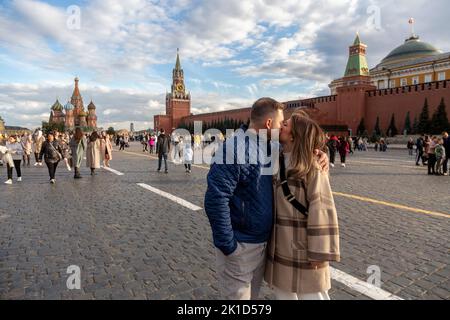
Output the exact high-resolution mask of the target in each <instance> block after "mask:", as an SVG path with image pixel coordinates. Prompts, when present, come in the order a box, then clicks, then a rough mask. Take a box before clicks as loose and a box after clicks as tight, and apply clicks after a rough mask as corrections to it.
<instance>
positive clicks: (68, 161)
mask: <svg viewBox="0 0 450 320" xmlns="http://www.w3.org/2000/svg"><path fill="white" fill-rule="evenodd" d="M58 141H59V144H60V146H61V150H62V156H63V160H64V164H65V165H66V168H67V170H68V171H72V152H71V149H70V145H69V143H70V138H69V135H68V134H61V135H60V138H59V140H58Z"/></svg>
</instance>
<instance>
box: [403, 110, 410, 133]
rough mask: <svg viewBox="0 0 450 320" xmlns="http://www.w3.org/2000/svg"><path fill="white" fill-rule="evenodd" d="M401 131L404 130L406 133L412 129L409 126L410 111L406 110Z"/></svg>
mask: <svg viewBox="0 0 450 320" xmlns="http://www.w3.org/2000/svg"><path fill="white" fill-rule="evenodd" d="M403 128H404V129H403V131H406V134H410V133H411V131H412V128H411V115H410V112H409V111H408V113H407V114H406V118H405V125H404V126H403Z"/></svg>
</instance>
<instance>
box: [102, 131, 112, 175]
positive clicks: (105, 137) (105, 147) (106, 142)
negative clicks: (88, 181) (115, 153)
mask: <svg viewBox="0 0 450 320" xmlns="http://www.w3.org/2000/svg"><path fill="white" fill-rule="evenodd" d="M100 153H101V156H102V162H103V165H104V166H105V167H108V168H109V162H110V161H111V160H112V142H111V137H110V135H109V134H107V133H106V132H102V138H101V139H100Z"/></svg>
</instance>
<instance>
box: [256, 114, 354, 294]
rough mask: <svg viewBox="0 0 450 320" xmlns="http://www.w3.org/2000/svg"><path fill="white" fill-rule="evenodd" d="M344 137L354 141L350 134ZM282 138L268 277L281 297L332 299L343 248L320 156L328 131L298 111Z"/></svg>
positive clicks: (327, 180)
mask: <svg viewBox="0 0 450 320" xmlns="http://www.w3.org/2000/svg"><path fill="white" fill-rule="evenodd" d="M341 142H342V144H344V142H345V143H346V144H348V142H347V141H346V140H345V138H343V139H341ZM280 143H281V144H282V145H283V152H282V153H281V154H280V162H279V163H280V171H279V174H278V175H277V179H276V181H274V188H275V190H274V207H275V216H274V221H275V226H274V227H273V228H272V235H271V239H270V241H269V245H268V254H267V255H268V258H267V262H266V269H265V277H264V279H265V280H266V282H267V283H268V284H269V286H270V287H272V288H273V289H274V292H275V296H276V299H277V300H330V297H329V295H328V291H329V290H330V289H331V276H330V265H329V263H330V262H331V261H337V262H338V261H340V249H339V227H338V217H337V212H336V206H335V204H334V199H333V192H332V190H331V185H330V180H329V175H328V172H324V171H323V170H322V169H321V168H320V167H319V166H318V164H317V161H316V159H315V157H314V150H316V149H322V148H323V146H324V145H325V139H324V135H323V132H322V129H321V128H320V126H319V125H318V124H317V123H316V122H315V121H313V120H312V119H309V118H307V117H304V116H302V115H297V114H295V113H294V114H293V115H292V116H291V118H290V119H289V120H287V121H285V123H284V124H283V126H282V127H281V132H280ZM340 148H341V149H343V147H340ZM346 152H347V149H346Z"/></svg>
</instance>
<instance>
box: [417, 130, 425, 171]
mask: <svg viewBox="0 0 450 320" xmlns="http://www.w3.org/2000/svg"><path fill="white" fill-rule="evenodd" d="M423 147H424V138H423V136H421V137H419V138H417V140H416V153H417V157H416V166H420V164H419V162H420V161H422V165H425V162H424V158H423Z"/></svg>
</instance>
